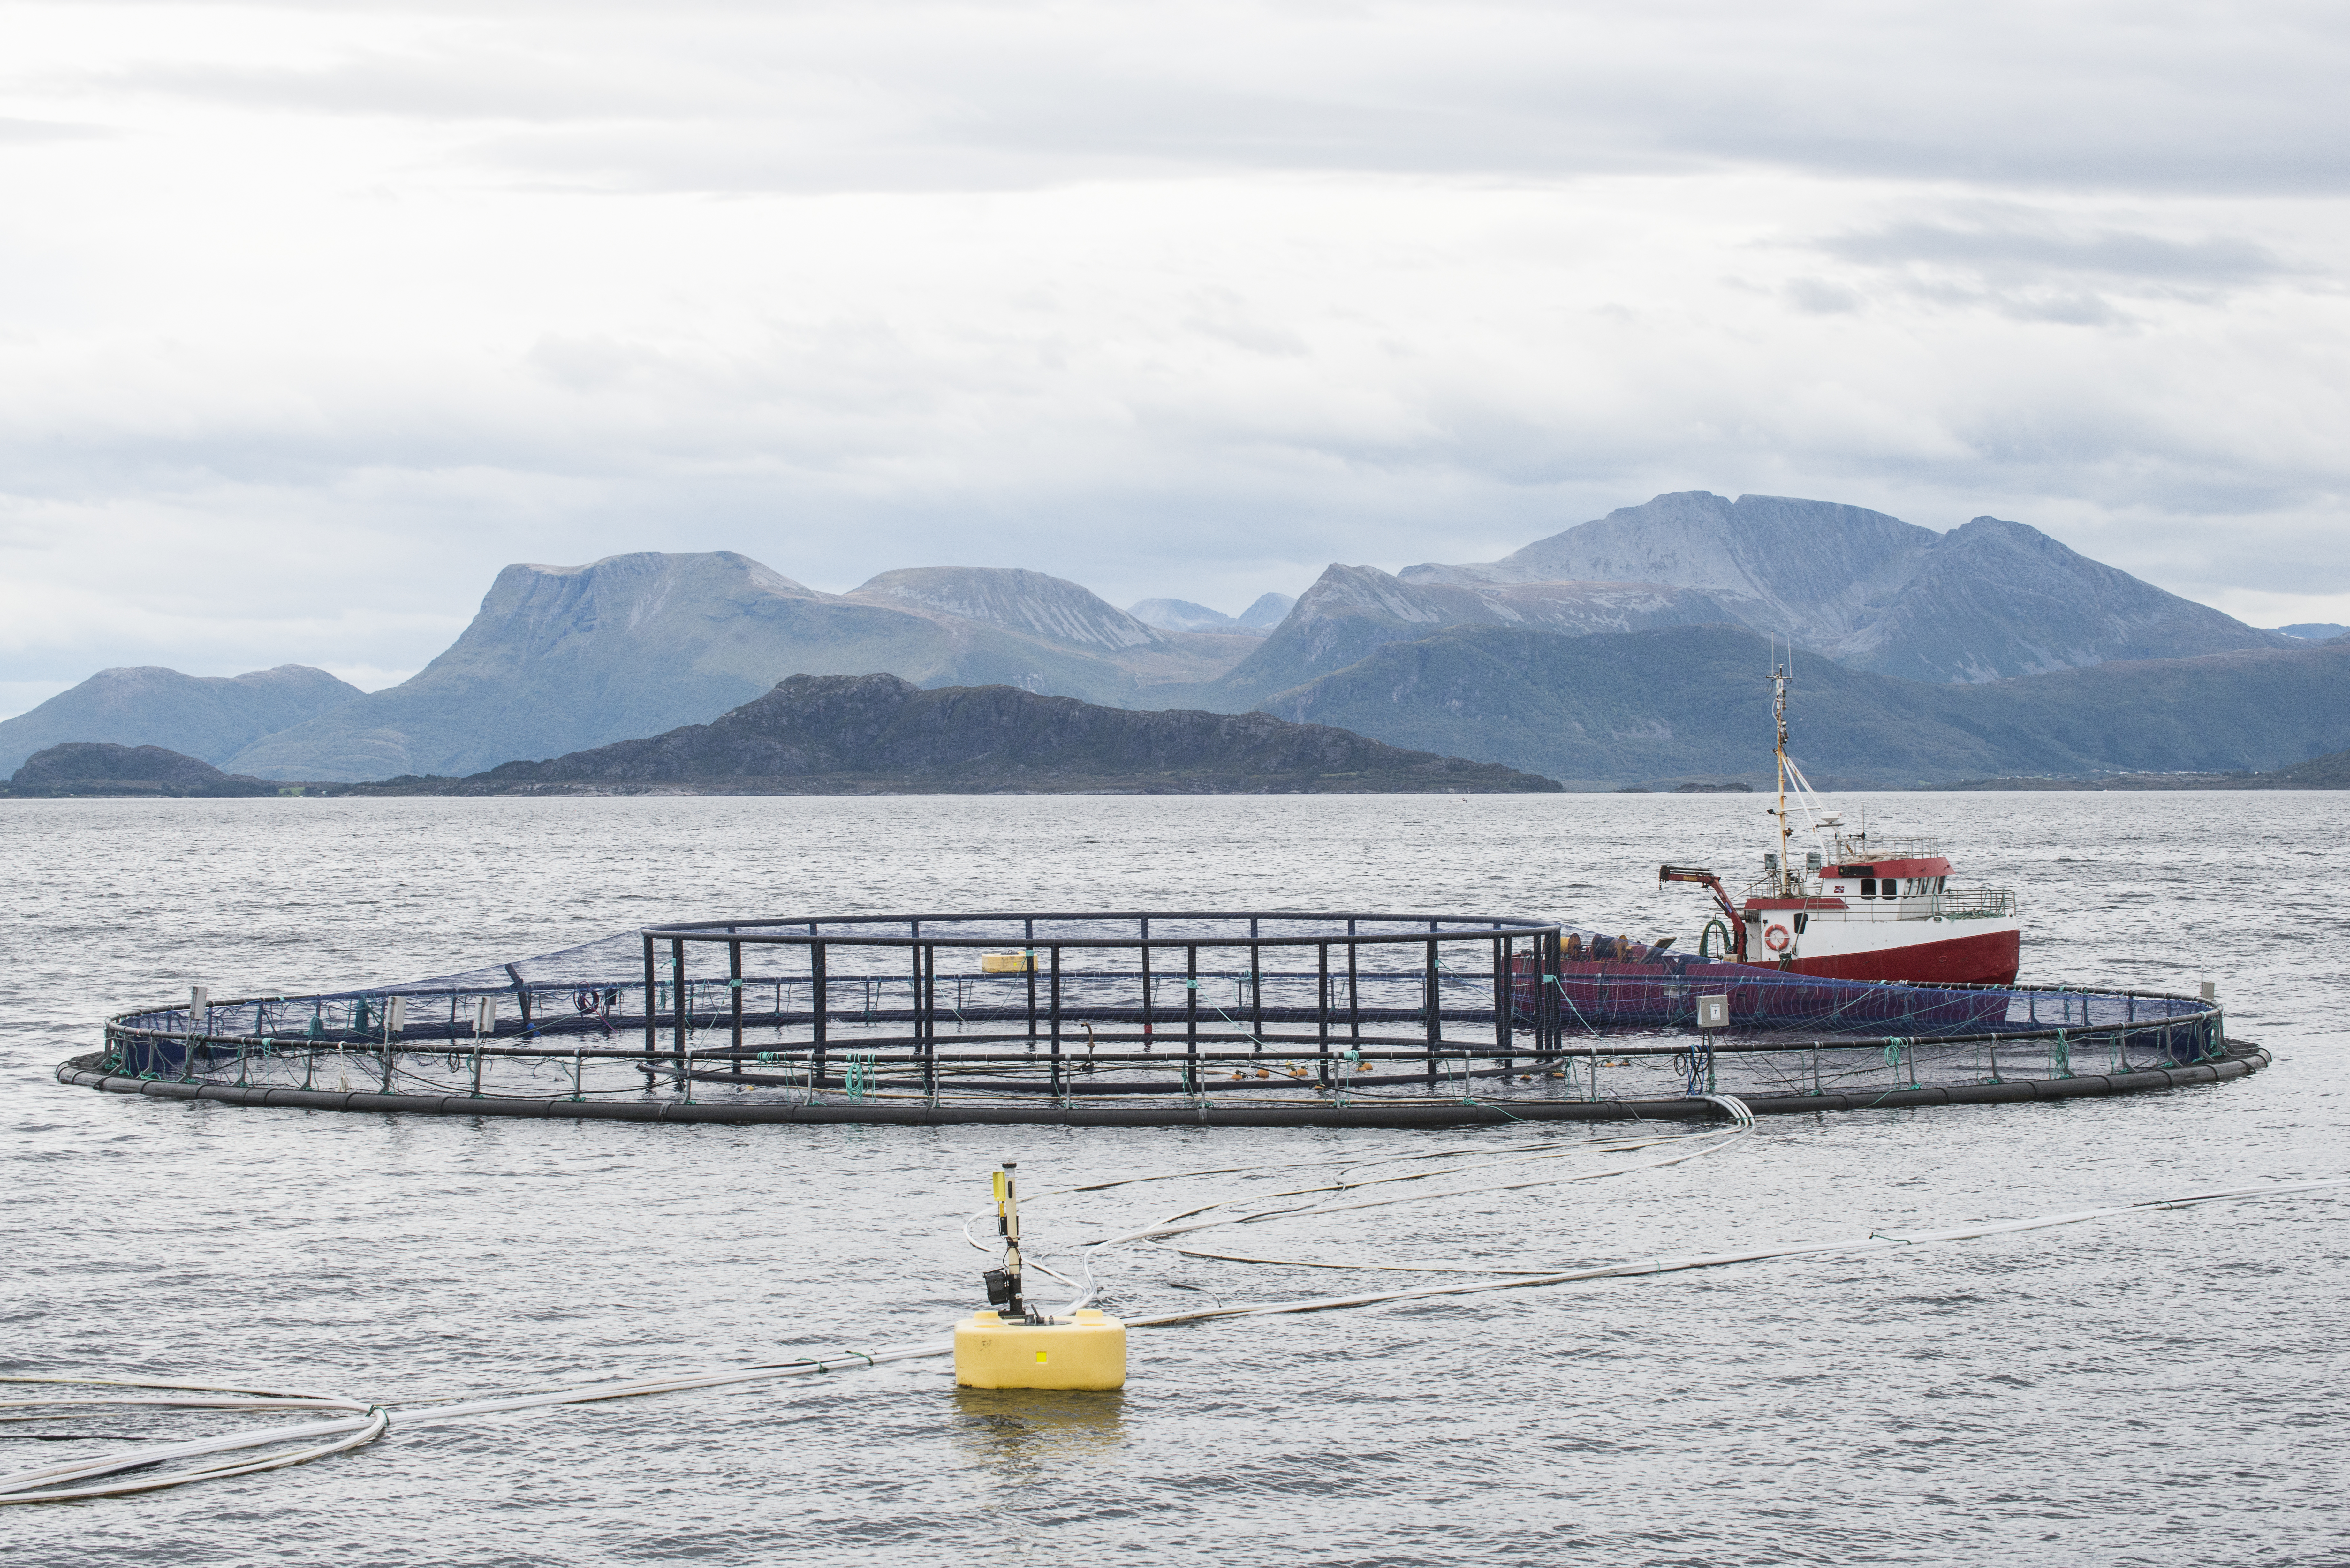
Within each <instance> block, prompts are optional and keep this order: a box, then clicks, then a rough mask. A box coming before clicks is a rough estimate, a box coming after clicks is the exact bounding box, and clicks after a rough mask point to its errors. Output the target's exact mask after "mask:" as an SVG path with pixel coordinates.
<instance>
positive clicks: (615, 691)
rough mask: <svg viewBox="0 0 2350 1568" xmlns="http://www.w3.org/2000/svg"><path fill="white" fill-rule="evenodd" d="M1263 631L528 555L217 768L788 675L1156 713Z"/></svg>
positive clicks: (437, 751) (597, 710)
mask: <svg viewBox="0 0 2350 1568" xmlns="http://www.w3.org/2000/svg"><path fill="white" fill-rule="evenodd" d="M1256 642H1257V639H1255V638H1254V637H1253V636H1250V635H1248V634H1245V633H1243V634H1237V635H1229V636H1219V635H1215V634H1210V633H1197V632H1170V631H1162V630H1159V628H1155V627H1149V626H1146V625H1144V624H1143V623H1142V622H1140V621H1139V620H1137V619H1135V618H1133V617H1132V616H1129V615H1128V614H1127V613H1126V612H1125V611H1124V610H1121V609H1118V608H1116V607H1113V606H1111V605H1110V604H1108V603H1107V602H1106V601H1104V600H1102V599H1101V598H1099V597H1096V596H1095V595H1093V594H1091V593H1088V592H1087V590H1085V589H1084V588H1082V587H1078V586H1077V585H1076V584H1075V583H1069V582H1064V581H1062V580H1061V579H1060V578H1057V577H1051V576H1045V575H1044V574H1043V573H1041V572H1026V571H1017V570H1003V569H987V568H978V567H931V568H924V569H920V570H914V571H904V572H885V573H883V574H882V575H881V576H879V577H876V578H874V579H873V580H872V581H871V582H868V583H866V584H864V585H863V586H861V587H858V588H857V589H855V590H853V591H852V592H850V593H847V594H827V593H823V592H820V591H818V590H816V589H814V588H810V587H806V586H804V585H802V584H800V583H796V582H794V581H793V580H792V579H791V578H789V577H786V576H783V575H782V574H781V573H779V572H775V571H773V570H771V569H769V568H768V567H766V566H761V565H760V564H759V563H758V562H756V561H754V560H752V559H750V558H749V557H748V556H738V555H736V554H734V553H733V552H732V551H727V550H720V551H712V552H710V553H708V554H704V555H659V554H654V553H650V552H647V553H644V554H640V555H630V556H611V557H608V559H605V560H601V561H598V562H595V563H594V564H592V565H589V566H508V567H506V568H505V569H504V571H502V572H500V573H499V574H498V578H497V581H496V582H495V583H494V585H492V587H491V589H490V592H489V596H488V597H486V598H484V600H483V602H482V607H481V611H480V613H479V614H477V615H476V616H475V617H474V618H473V624H472V625H471V626H469V627H467V628H465V630H464V632H463V635H461V636H460V637H459V638H458V639H457V641H456V642H455V643H454V644H453V645H452V647H451V648H450V649H449V650H448V651H447V652H445V653H443V654H442V655H441V656H440V657H439V658H438V659H434V660H433V661H432V663H431V664H429V665H427V666H426V667H425V668H424V669H423V670H421V672H419V673H418V674H417V675H416V676H415V677H414V678H412V679H411V680H408V681H406V682H404V683H402V684H401V685H399V686H395V687H393V688H391V689H390V690H389V691H378V692H373V693H371V694H369V695H368V696H366V697H364V698H361V699H360V700H359V701H355V702H352V703H349V704H348V705H347V706H345V707H342V708H339V709H338V710H336V711H333V712H330V713H327V714H324V715H321V716H320V717H318V718H316V719H313V720H311V721H309V722H307V723H303V724H298V725H296V726H294V727H293V728H291V729H287V730H285V731H281V732H278V733H276V734H273V735H270V736H269V737H267V738H266V739H265V740H263V741H260V742H256V743H255V744H253V745H250V746H248V747H246V748H244V750H242V751H240V752H238V753H235V754H234V755H233V756H231V757H229V758H227V759H226V760H225V761H224V763H223V765H224V766H226V767H231V768H234V769H236V770H238V771H240V772H244V773H251V774H258V775H260V776H261V777H263V778H278V779H296V778H299V779H337V778H341V779H360V778H384V777H389V776H390V775H392V774H466V773H472V772H474V771H477V770H479V769H483V768H487V767H493V766H494V765H496V764H497V763H503V762H507V761H510V760H513V759H515V758H518V757H546V756H554V755H556V754H558V753H565V752H571V751H577V750H580V749H582V748H584V747H587V746H595V745H602V744H606V743H608V742H613V741H619V740H626V739H629V738H632V737H636V736H643V735H650V734H657V733H660V732H663V731H666V730H670V729H673V728H675V727H676V726H678V725H680V724H688V723H694V722H703V721H707V720H710V719H712V718H715V717H716V716H717V715H718V714H720V713H723V712H725V711H727V710H728V709H730V708H733V707H735V706H737V705H739V704H741V703H743V702H745V701H749V700H750V699H752V698H754V697H755V696H758V695H759V694H760V693H762V692H764V691H767V690H768V689H769V688H770V687H772V686H774V685H775V682H776V681H777V680H782V679H783V678H784V677H785V676H787V675H794V674H809V675H864V674H869V673H873V672H876V671H886V672H889V673H891V674H895V675H899V676H902V677H904V678H905V679H907V680H912V681H914V682H915V683H917V684H918V685H923V686H949V685H952V686H980V685H1007V686H1018V687H1022V688H1024V689H1026V690H1029V691H1054V692H1058V693H1060V694H1063V695H1067V696H1076V697H1081V698H1084V699H1086V700H1087V701H1097V702H1109V703H1113V704H1116V705H1118V706H1125V707H1160V706H1165V705H1167V704H1166V703H1165V702H1164V701H1159V700H1158V699H1159V697H1160V695H1161V693H1166V694H1169V695H1176V694H1180V693H1186V692H1189V691H1191V689H1192V688H1193V687H1194V686H1196V685H1197V684H1199V683H1200V681H1201V680H1203V679H1205V678H1208V677H1210V676H1212V675H1213V674H1214V673H1216V672H1218V671H1220V670H1222V669H1224V668H1226V667H1227V666H1229V665H1230V664H1231V663H1232V661H1233V660H1235V659H1238V658H1239V657H1240V656H1241V654H1242V653H1243V651H1244V650H1245V649H1251V648H1253V647H1255V646H1256Z"/></svg>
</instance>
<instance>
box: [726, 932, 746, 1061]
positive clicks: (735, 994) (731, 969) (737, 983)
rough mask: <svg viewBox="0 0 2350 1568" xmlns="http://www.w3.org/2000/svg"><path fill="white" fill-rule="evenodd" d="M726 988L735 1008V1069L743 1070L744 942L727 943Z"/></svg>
mask: <svg viewBox="0 0 2350 1568" xmlns="http://www.w3.org/2000/svg"><path fill="white" fill-rule="evenodd" d="M726 989H727V991H728V992H730V993H731V994H730V997H729V1000H730V1001H731V1002H733V1008H734V1070H735V1071H736V1072H737V1073H739V1072H741V1071H742V1070H743V944H742V943H741V942H739V941H731V942H728V943H727V944H726Z"/></svg>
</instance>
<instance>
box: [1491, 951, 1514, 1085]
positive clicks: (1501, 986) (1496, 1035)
mask: <svg viewBox="0 0 2350 1568" xmlns="http://www.w3.org/2000/svg"><path fill="white" fill-rule="evenodd" d="M1510 947H1511V941H1510V939H1509V938H1507V937H1495V938H1494V939H1493V1044H1494V1045H1495V1046H1496V1047H1497V1048H1498V1049H1499V1051H1500V1053H1501V1057H1502V1070H1503V1072H1505V1073H1506V1072H1508V1071H1509V1070H1510Z"/></svg>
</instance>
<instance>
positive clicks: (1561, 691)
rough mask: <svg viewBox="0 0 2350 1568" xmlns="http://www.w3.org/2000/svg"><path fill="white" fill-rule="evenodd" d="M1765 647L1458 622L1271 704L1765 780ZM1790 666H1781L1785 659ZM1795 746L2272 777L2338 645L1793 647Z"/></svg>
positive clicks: (1519, 750) (2315, 744) (1798, 750)
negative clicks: (2063, 656)
mask: <svg viewBox="0 0 2350 1568" xmlns="http://www.w3.org/2000/svg"><path fill="white" fill-rule="evenodd" d="M1771 657H1772V655H1771V650H1770V648H1769V644H1768V643H1767V641H1766V640H1765V639H1763V638H1760V637H1757V636H1756V635H1755V634H1754V633H1752V632H1751V631H1749V630H1747V629H1746V628H1743V627H1732V626H1718V625H1717V626H1697V627H1667V628H1657V629H1653V630H1648V631H1637V632H1629V633H1622V634H1617V635H1612V636H1596V637H1584V638H1563V637H1555V636H1548V635H1545V634H1543V633H1540V632H1530V631H1522V630H1516V629H1513V628H1503V627H1491V626H1476V627H1455V628H1448V629H1446V630H1443V631H1440V632H1438V633H1436V634H1434V635H1432V636H1430V637H1426V638H1422V639H1418V640H1415V641H1411V642H1394V643H1389V644H1388V645H1386V646H1384V647H1382V648H1381V649H1378V652H1377V653H1375V654H1373V655H1372V656H1371V657H1369V658H1367V659H1363V660H1361V661H1359V662H1357V663H1356V664H1354V665H1351V666H1349V667H1347V669H1345V670H1338V671H1336V672H1334V673H1332V674H1329V675H1326V676H1322V677H1319V678H1317V679H1316V680H1313V681H1310V682H1308V683H1306V684H1305V685H1302V686H1299V687H1295V688H1294V689H1292V690H1290V691H1284V692H1282V693H1280V694H1278V695H1277V696H1274V697H1273V698H1271V699H1269V700H1268V701H1266V702H1265V703H1264V705H1263V706H1264V710H1265V711H1267V712H1272V713H1277V714H1279V715H1280V716H1281V717H1283V718H1284V719H1295V720H1297V721H1299V722H1305V723H1318V724H1336V725H1339V726H1341V727H1343V728H1346V729H1349V730H1352V731H1354V732H1357V734H1364V735H1370V736H1373V737H1375V738H1377V739H1378V740H1383V741H1387V742H1389V743H1391V744H1394V745H1399V746H1414V747H1419V748H1423V749H1427V750H1433V751H1442V752H1447V753H1455V754H1458V755H1461V756H1468V757H1475V758H1479V759H1481V760H1485V761H1492V762H1501V763H1508V764H1509V765H1511V766H1512V767H1517V768H1527V769H1532V770H1534V771H1536V772H1540V773H1543V774H1547V775H1549V776H1550V777H1553V778H1556V779H1561V780H1564V781H1565V783H1566V784H1568V785H1569V787H1583V788H1592V787H1604V786H1606V785H1608V784H1618V783H1624V782H1627V781H1639V782H1642V783H1650V784H1657V783H1662V784H1670V783H1673V782H1675V781H1678V780H1700V781H1726V780H1731V779H1743V780H1746V781H1748V782H1751V783H1755V784H1762V783H1764V782H1766V781H1768V780H1769V779H1770V778H1771V777H1772V774H1773V763H1772V759H1771V722H1770V713H1771V688H1770V677H1769V673H1768V672H1769V668H1770V664H1769V660H1770V659H1771ZM1782 657H1784V655H1782ZM1793 667H1794V677H1795V679H1794V694H1793V697H1792V698H1791V704H1792V713H1791V718H1790V721H1789V726H1790V731H1791V735H1792V739H1791V742H1790V749H1791V751H1792V753H1793V754H1794V756H1795V758H1796V759H1797V761H1798V762H1800V763H1803V765H1804V768H1805V770H1806V771H1807V772H1808V773H1810V774H1811V775H1812V777H1813V782H1814V784H1822V785H1824V786H1825V785H1826V784H1830V783H1835V784H1844V785H1848V786H1863V787H1894V788H1903V787H1908V786H1911V785H1914V784H1921V783H1939V782H1943V781H1947V780H1952V779H1962V778H1977V779H1979V778H1985V777H1990V776H1993V775H2000V774H2063V775H2073V776H2081V775H2094V774H2106V773H2118V772H2172V771H2180V770H2192V771H2198V772H2210V773H2221V772H2228V771H2231V770H2239V769H2274V768H2282V767H2284V766H2287V765H2289V764H2292V763H2299V762H2303V761H2304V760H2306V759H2308V758H2310V757H2314V756H2317V755H2320V754H2322V753H2327V752H2334V751H2340V750H2344V749H2345V748H2350V643H2341V644H2334V645H2330V646H2320V647H2316V648H2310V647H2307V646H2305V645H2304V646H2303V647H2300V648H2296V649H2247V650H2242V651H2239V652H2233V653H2221V654H2206V655H2203V656H2201V657H2199V658H2195V659H2147V660H2115V661H2110V662H2107V663H2104V664H2100V665H2096V666H2094V667H2092V668H2090V669H2086V670H2059V671H2054V672H2052V673H2049V674H2046V675H2037V676H2032V677H2029V678H2026V679H2021V680H2003V681H1997V682H1992V683H1989V684H1983V685H1965V684H1955V683H1950V682H1926V681H1917V680H1902V679H1900V678H1899V677H1897V676H1885V675H1878V674H1876V673H1874V672H1871V671H1868V670H1851V669H1847V668H1846V667H1845V666H1843V665H1840V664H1837V663H1835V662H1834V661H1833V660H1830V659H1821V658H1818V657H1816V656H1810V657H1807V656H1804V655H1801V654H1798V655H1796V656H1795V658H1794V661H1793Z"/></svg>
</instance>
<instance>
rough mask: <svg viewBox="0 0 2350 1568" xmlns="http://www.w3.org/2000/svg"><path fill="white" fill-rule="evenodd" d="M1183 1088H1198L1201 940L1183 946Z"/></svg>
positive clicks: (1189, 1092)
mask: <svg viewBox="0 0 2350 1568" xmlns="http://www.w3.org/2000/svg"><path fill="white" fill-rule="evenodd" d="M1183 1092H1184V1093H1185V1094H1187V1095H1196V1094H1198V1093H1199V1092H1200V944H1199V943H1197V942H1191V943H1188V944H1186V945H1185V947H1184V949H1183Z"/></svg>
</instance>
